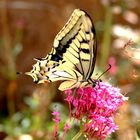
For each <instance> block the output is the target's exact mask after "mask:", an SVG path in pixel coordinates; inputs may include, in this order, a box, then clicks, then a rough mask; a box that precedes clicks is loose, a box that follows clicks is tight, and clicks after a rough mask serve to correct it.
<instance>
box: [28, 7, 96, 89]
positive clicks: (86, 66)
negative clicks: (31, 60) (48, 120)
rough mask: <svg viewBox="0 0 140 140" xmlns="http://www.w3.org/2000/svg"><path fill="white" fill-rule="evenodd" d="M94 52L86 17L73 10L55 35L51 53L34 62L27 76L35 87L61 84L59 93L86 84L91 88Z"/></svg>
mask: <svg viewBox="0 0 140 140" xmlns="http://www.w3.org/2000/svg"><path fill="white" fill-rule="evenodd" d="M96 52H97V41H96V33H95V28H94V25H93V22H92V20H91V18H90V16H89V15H88V14H87V13H86V12H85V11H83V10H80V9H75V10H74V11H73V13H72V15H71V17H70V19H69V20H68V22H67V23H66V24H65V26H64V27H63V28H62V30H61V31H60V32H59V33H58V34H57V35H56V37H55V39H54V43H53V47H52V50H51V52H50V53H49V54H47V56H46V57H45V58H41V59H35V60H36V61H37V62H36V64H34V65H33V68H32V70H31V71H30V72H26V74H27V75H30V76H31V77H32V78H33V81H34V82H35V83H48V82H54V81H60V80H62V81H64V82H62V83H61V84H60V86H59V89H60V90H61V91H64V90H66V89H71V88H75V87H79V86H84V85H86V84H95V80H93V79H92V78H91V75H92V73H93V71H94V67H95V61H96Z"/></svg>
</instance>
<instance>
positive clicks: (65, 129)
mask: <svg viewBox="0 0 140 140" xmlns="http://www.w3.org/2000/svg"><path fill="white" fill-rule="evenodd" d="M69 128H70V126H69V125H68V123H66V124H65V126H64V132H63V136H62V139H61V140H64V139H65V135H66V133H67V132H68V130H69Z"/></svg>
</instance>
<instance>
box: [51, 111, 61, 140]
mask: <svg viewBox="0 0 140 140" xmlns="http://www.w3.org/2000/svg"><path fill="white" fill-rule="evenodd" d="M52 115H53V116H54V119H53V121H54V122H55V126H54V131H53V138H54V139H56V138H57V137H58V124H59V122H60V113H59V112H58V111H54V112H52Z"/></svg>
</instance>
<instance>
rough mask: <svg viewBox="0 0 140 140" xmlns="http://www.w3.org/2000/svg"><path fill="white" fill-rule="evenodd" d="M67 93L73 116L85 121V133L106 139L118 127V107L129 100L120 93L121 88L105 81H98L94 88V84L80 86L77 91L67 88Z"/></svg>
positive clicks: (91, 136) (101, 139)
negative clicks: (115, 117) (116, 114)
mask: <svg viewBox="0 0 140 140" xmlns="http://www.w3.org/2000/svg"><path fill="white" fill-rule="evenodd" d="M65 94H66V99H65V100H66V101H67V102H68V103H69V106H70V113H71V117H74V118H76V119H78V120H80V121H82V122H83V123H82V124H83V127H84V133H85V134H87V136H89V137H90V138H93V137H96V138H98V139H100V140H104V139H105V138H106V136H107V135H109V134H111V133H112V132H114V131H115V130H116V129H117V128H118V127H117V126H116V124H115V122H114V116H115V113H116V111H117V110H118V108H119V107H120V106H121V105H122V104H123V102H124V101H125V100H127V98H126V97H124V96H123V95H122V94H121V93H120V89H119V88H115V87H113V86H111V85H110V84H108V83H105V82H97V83H96V87H94V88H93V87H92V86H87V87H83V88H79V89H77V90H76V91H75V93H73V92H72V90H71V91H70V90H67V91H65ZM73 108H74V111H72V109H73Z"/></svg>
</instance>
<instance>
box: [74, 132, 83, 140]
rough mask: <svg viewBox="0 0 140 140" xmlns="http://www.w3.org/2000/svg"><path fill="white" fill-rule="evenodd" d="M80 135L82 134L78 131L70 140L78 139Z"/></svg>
mask: <svg viewBox="0 0 140 140" xmlns="http://www.w3.org/2000/svg"><path fill="white" fill-rule="evenodd" d="M81 135H82V132H81V131H79V132H78V133H77V134H76V135H75V136H74V137H73V138H72V140H78V138H80V136H81Z"/></svg>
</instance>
